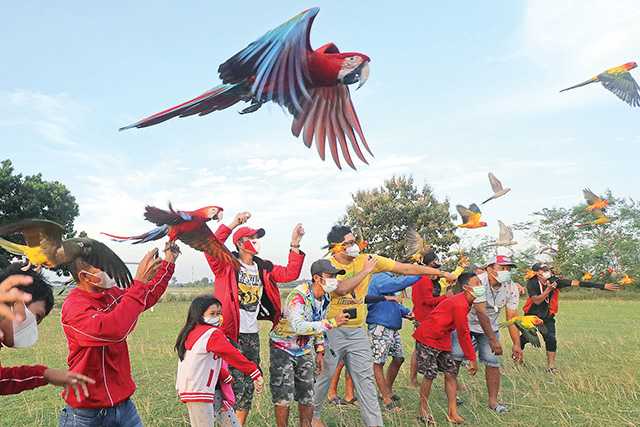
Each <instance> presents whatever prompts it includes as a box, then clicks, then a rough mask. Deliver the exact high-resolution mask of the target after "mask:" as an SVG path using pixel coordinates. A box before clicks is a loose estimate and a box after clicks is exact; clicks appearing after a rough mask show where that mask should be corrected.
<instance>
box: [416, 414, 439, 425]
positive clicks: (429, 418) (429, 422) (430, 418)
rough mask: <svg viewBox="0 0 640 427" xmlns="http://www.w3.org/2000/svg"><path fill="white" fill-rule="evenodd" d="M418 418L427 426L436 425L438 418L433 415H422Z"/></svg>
mask: <svg viewBox="0 0 640 427" xmlns="http://www.w3.org/2000/svg"><path fill="white" fill-rule="evenodd" d="M417 419H418V422H419V423H420V424H424V425H426V426H435V425H436V420H435V418H433V415H427V416H426V417H425V416H422V415H421V416H419V417H418V418H417Z"/></svg>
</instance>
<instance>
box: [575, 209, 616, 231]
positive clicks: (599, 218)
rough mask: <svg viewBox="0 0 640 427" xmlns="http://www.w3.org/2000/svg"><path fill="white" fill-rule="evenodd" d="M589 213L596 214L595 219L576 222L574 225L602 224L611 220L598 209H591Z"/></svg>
mask: <svg viewBox="0 0 640 427" xmlns="http://www.w3.org/2000/svg"><path fill="white" fill-rule="evenodd" d="M591 213H592V214H594V215H595V216H596V219H594V220H593V221H589V222H585V223H583V224H577V225H576V227H586V226H587V225H603V224H608V223H610V222H611V218H609V217H608V216H606V215H605V214H604V212H602V211H601V210H600V209H593V210H592V211H591Z"/></svg>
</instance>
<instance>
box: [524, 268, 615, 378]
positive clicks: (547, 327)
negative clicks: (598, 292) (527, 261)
mask: <svg viewBox="0 0 640 427" xmlns="http://www.w3.org/2000/svg"><path fill="white" fill-rule="evenodd" d="M531 270H533V272H534V273H535V274H536V275H535V276H533V277H532V278H531V279H529V280H528V281H527V293H528V294H529V297H528V298H527V301H526V302H525V304H524V306H523V307H522V310H523V311H524V314H527V315H535V316H538V317H539V318H540V319H542V321H543V322H544V328H541V330H540V333H541V334H542V338H544V346H545V349H546V350H547V372H549V373H552V374H554V373H556V372H557V369H556V350H557V341H556V319H555V316H556V314H557V313H558V298H559V296H560V289H562V288H568V287H581V288H595V289H603V290H606V291H617V290H618V289H620V287H619V286H618V285H616V284H614V283H606V284H602V283H593V282H584V281H581V280H568V279H561V278H559V277H556V276H554V275H553V273H552V272H551V269H550V268H549V266H548V265H546V264H544V263H540V262H537V263H535V264H533V266H532V267H531ZM520 340H521V342H522V346H523V347H524V345H525V344H526V343H527V340H526V338H525V337H524V336H521V337H520Z"/></svg>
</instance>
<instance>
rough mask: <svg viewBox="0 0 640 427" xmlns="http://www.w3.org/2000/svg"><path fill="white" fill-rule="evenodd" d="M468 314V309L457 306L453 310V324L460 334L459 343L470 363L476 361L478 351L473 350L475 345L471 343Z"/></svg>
mask: <svg viewBox="0 0 640 427" xmlns="http://www.w3.org/2000/svg"><path fill="white" fill-rule="evenodd" d="M468 313H469V310H468V309H465V308H464V307H460V306H458V305H456V306H455V308H454V310H453V322H454V324H455V327H456V331H457V332H458V342H459V343H460V347H461V348H462V352H463V353H464V358H465V359H467V360H469V361H474V360H476V351H475V349H474V348H473V343H472V342H471V332H470V331H469V318H468V317H467V314H468Z"/></svg>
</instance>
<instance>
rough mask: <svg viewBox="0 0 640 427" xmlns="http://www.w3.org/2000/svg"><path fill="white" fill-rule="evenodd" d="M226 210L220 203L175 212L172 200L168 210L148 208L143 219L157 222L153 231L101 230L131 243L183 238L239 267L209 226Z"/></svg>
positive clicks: (193, 245)
mask: <svg viewBox="0 0 640 427" xmlns="http://www.w3.org/2000/svg"><path fill="white" fill-rule="evenodd" d="M222 212H223V209H222V208H221V207H218V206H206V207H204V208H200V209H197V210H195V211H176V210H174V209H173V207H172V206H171V203H169V210H168V211H166V210H164V209H159V208H156V207H153V206H147V207H146V208H145V213H144V218H145V219H146V220H147V221H149V222H152V223H154V224H155V225H157V227H156V228H154V229H153V230H150V231H147V232H146V233H142V234H138V235H137V236H116V235H114V234H109V233H102V234H104V235H105V236H108V237H110V238H112V239H113V240H115V241H117V242H125V241H129V240H131V241H133V242H132V243H133V244H134V245H135V244H138V243H146V242H151V241H154V240H159V239H162V238H163V237H165V236H168V237H169V241H170V242H175V241H176V240H180V241H181V242H184V243H185V244H187V245H189V246H191V247H192V248H193V249H196V250H198V251H201V252H205V253H207V254H209V255H210V256H212V257H214V258H218V259H223V260H225V261H227V262H228V263H231V264H232V265H234V266H235V267H238V265H239V264H238V260H237V259H236V258H235V257H234V256H233V255H232V254H231V252H229V250H228V249H227V248H226V247H225V246H224V245H223V244H222V243H220V242H219V241H218V239H216V237H215V236H214V234H213V232H212V231H211V229H210V228H209V226H207V222H209V221H211V220H212V219H215V220H218V221H219V220H221V219H222Z"/></svg>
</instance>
